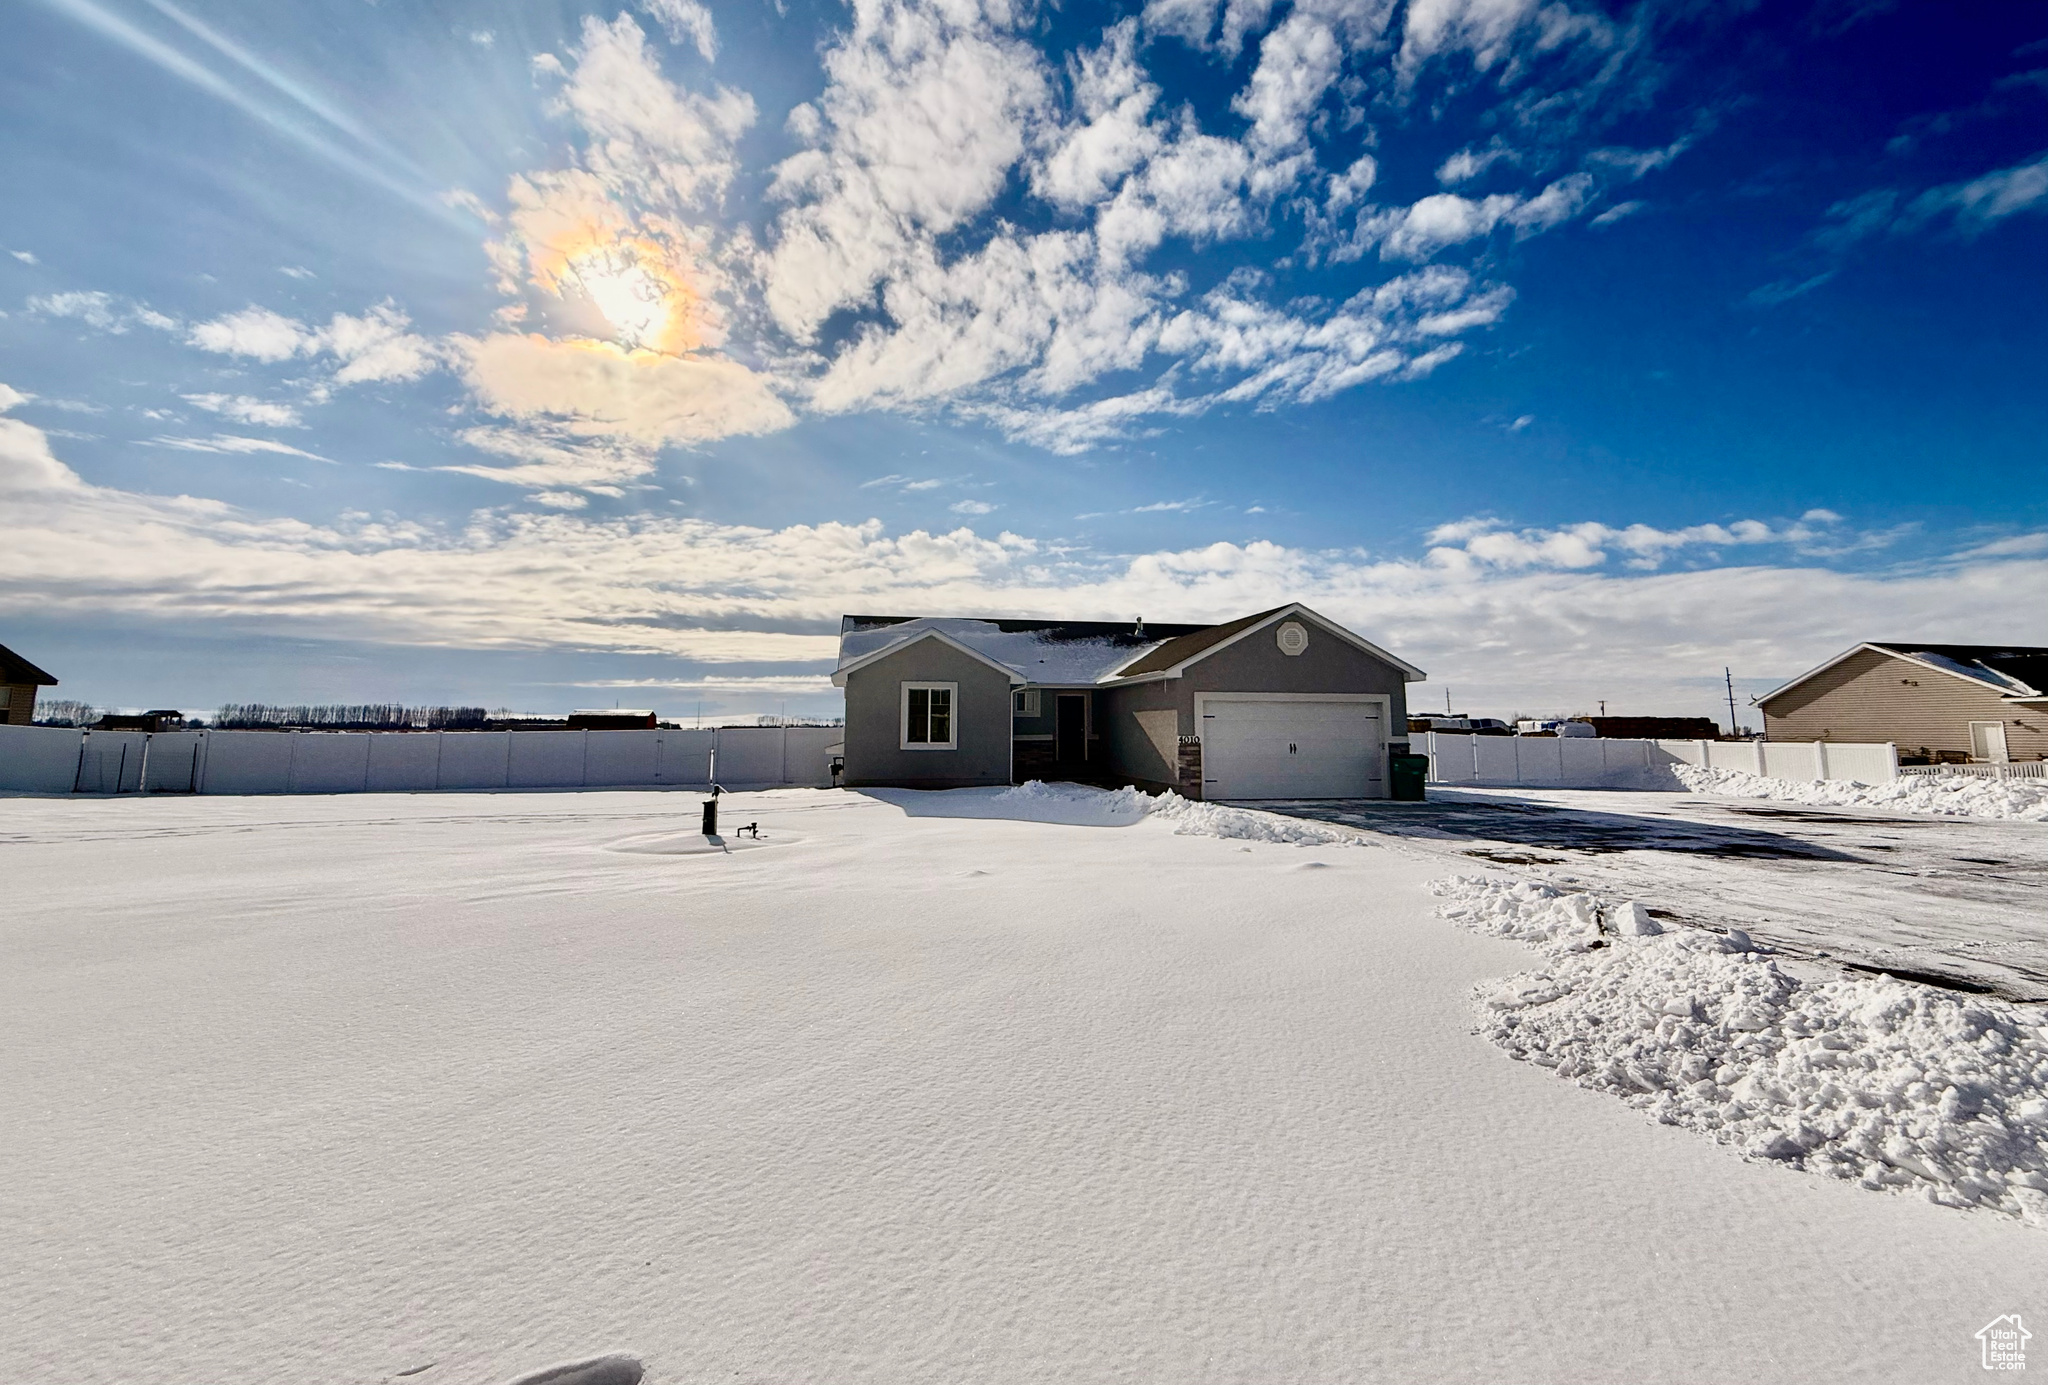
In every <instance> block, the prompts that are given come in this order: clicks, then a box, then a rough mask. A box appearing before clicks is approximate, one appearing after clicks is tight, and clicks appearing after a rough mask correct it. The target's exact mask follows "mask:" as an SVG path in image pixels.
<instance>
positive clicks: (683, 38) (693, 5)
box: [640, 0, 718, 62]
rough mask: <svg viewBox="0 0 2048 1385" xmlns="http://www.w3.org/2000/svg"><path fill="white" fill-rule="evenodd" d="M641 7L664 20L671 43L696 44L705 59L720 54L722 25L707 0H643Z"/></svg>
mask: <svg viewBox="0 0 2048 1385" xmlns="http://www.w3.org/2000/svg"><path fill="white" fill-rule="evenodd" d="M640 9H641V11H642V12H643V13H645V14H650V15H653V16H654V17H655V18H656V19H658V20H660V21H661V27H662V28H663V29H665V30H667V31H668V41H669V42H670V43H673V44H676V45H678V46H680V45H682V44H684V43H690V44H692V45H694V46H695V47H696V49H697V52H698V53H699V54H701V55H702V56H703V58H704V61H705V62H710V61H711V60H712V59H713V58H716V57H717V56H718V29H717V26H715V25H714V24H713V23H712V22H711V11H710V10H709V9H707V8H705V5H704V0H640Z"/></svg>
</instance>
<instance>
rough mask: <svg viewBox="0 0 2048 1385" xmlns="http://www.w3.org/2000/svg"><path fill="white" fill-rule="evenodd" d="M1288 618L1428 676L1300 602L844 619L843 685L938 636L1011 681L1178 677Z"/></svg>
mask: <svg viewBox="0 0 2048 1385" xmlns="http://www.w3.org/2000/svg"><path fill="white" fill-rule="evenodd" d="M1287 615H1300V616H1304V617H1307V618H1309V619H1311V620H1313V621H1315V622H1316V623H1317V624H1319V625H1322V626H1324V627H1326V628H1327V629H1329V630H1330V631H1332V632H1334V633H1335V634H1336V635H1338V636H1340V637H1342V638H1343V639H1344V640H1346V641H1348V642H1349V643H1351V644H1353V645H1356V646H1357V647H1358V648H1360V649H1362V650H1364V651H1366V652H1367V653H1369V654H1372V655H1374V656H1375V657H1377V658H1380V659H1383V660H1385V661H1386V662H1388V663H1390V664H1392V665H1394V667H1396V668H1398V669H1400V670H1402V672H1403V674H1404V675H1405V676H1406V677H1407V679H1408V681H1409V682H1411V683H1412V682H1415V681H1417V680H1419V679H1421V678H1423V677H1424V676H1425V675H1424V674H1423V672H1422V670H1421V669H1419V668H1416V667H1415V666H1414V665H1413V664H1410V663H1408V662H1407V661H1405V660H1403V659H1400V658H1397V657H1395V656H1394V655H1392V654H1389V653H1388V652H1387V651H1386V650H1384V649H1381V648H1380V647H1379V646H1378V645H1375V644H1372V643H1370V642H1369V641H1367V640H1365V639H1363V638H1361V637H1360V636H1359V635H1357V634H1355V633H1354V632H1352V631H1350V630H1346V629H1345V628H1344V627H1343V626H1341V625H1338V624H1336V623H1334V622H1332V621H1330V620H1327V619H1325V618H1324V617H1322V616H1319V615H1317V614H1316V613H1315V612H1314V611H1311V610H1309V609H1308V608H1307V607H1306V606H1303V605H1301V604H1300V603H1298V602H1295V603H1291V604H1289V605H1286V606H1276V607H1274V608H1273V609H1272V610H1270V611H1261V612H1259V613H1258V614H1257V615H1250V616H1245V617H1243V618H1242V619H1240V620H1233V621H1226V622H1224V623H1222V624H1220V625H1156V624H1147V623H1146V622H1144V621H1142V620H1137V621H1132V622H1130V623H1128V624H1126V623H1124V622H1121V621H1094V620H1029V619H1012V618H1008V617H995V616H972V617H969V616H845V617H842V618H841V620H840V623H839V667H838V668H837V669H836V670H835V671H834V673H833V676H832V681H833V682H835V683H839V682H841V681H842V680H843V678H844V675H845V674H846V673H848V672H849V671H850V670H852V669H853V668H854V667H855V666H857V665H859V664H862V663H865V662H867V661H868V660H871V659H874V658H876V657H877V656H879V655H881V654H883V653H884V652H886V651H888V650H890V649H894V648H896V647H898V646H899V645H904V644H908V643H910V642H911V641H913V640H920V639H929V638H931V637H933V636H937V637H938V638H941V639H944V640H946V641H948V642H949V643H952V644H954V645H957V646H958V647H960V648H961V649H964V650H966V651H967V652H968V653H970V654H972V655H974V656H975V657H976V658H978V659H982V660H984V661H985V662H987V663H990V664H993V665H995V666H996V667H998V668H1003V669H1007V670H1008V671H1009V672H1010V674H1011V676H1012V678H1013V679H1016V680H1019V681H1022V682H1025V683H1035V684H1043V685H1047V686H1061V687H1085V686H1088V685H1090V684H1095V683H1106V682H1109V681H1111V680H1112V679H1128V678H1139V677H1162V676H1163V677H1178V676H1179V671H1180V670H1181V669H1182V668H1184V667H1185V666H1187V665H1188V664H1191V663H1193V662H1195V661H1196V660H1198V659H1202V658H1205V657H1207V656H1208V655H1209V654H1212V653H1214V652H1216V651H1217V650H1219V649H1223V648H1226V647H1227V646H1229V645H1230V644H1231V643H1233V642H1234V641H1236V640H1238V639H1241V638H1243V637H1244V636H1245V635H1246V634H1247V633H1248V632H1250V631H1253V630H1256V629H1258V628H1260V627H1261V626H1263V625H1266V624H1269V623H1271V622H1272V621H1274V620H1276V619H1278V618H1280V617H1282V616H1287Z"/></svg>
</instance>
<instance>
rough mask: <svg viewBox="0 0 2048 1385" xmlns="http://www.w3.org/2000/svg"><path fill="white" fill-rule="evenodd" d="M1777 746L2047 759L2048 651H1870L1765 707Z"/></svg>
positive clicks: (1893, 647) (1831, 665) (1867, 647)
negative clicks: (1836, 745) (1884, 746)
mask: <svg viewBox="0 0 2048 1385" xmlns="http://www.w3.org/2000/svg"><path fill="white" fill-rule="evenodd" d="M1757 706H1758V707H1760V708H1762V709H1763V714H1764V736H1765V739H1767V740H1773V741H1890V742H1892V743H1893V744H1895V745H1897V746H1898V748H1899V755H1900V758H1901V759H1905V760H1909V761H1910V760H1919V759H1927V760H1949V761H1961V760H1970V761H1976V762H1981V763H1988V764H1999V763H2004V762H2006V761H2011V760H2039V759H2042V758H2044V757H2048V649H2040V648H2034V647H2030V646H2023V645H1993V644H1910V643H1882V644H1880V643H1865V644H1859V645H1857V646H1856V647H1855V648H1853V649H1849V650H1846V651H1844V652H1843V653H1840V654H1837V655H1836V656H1835V657H1834V658H1832V659H1830V660H1828V661H1827V662H1826V663H1824V664H1822V665H1821V666H1820V667H1819V668H1816V669H1812V670H1809V671H1808V672H1806V673H1802V674H1800V675H1799V676H1798V677H1797V678H1794V679H1793V680H1792V681H1791V682H1789V683H1787V684H1785V685H1784V686H1783V687H1780V688H1777V689H1775V690H1773V691H1771V692H1768V693H1765V694H1764V695H1763V696H1762V697H1760V698H1758V699H1757Z"/></svg>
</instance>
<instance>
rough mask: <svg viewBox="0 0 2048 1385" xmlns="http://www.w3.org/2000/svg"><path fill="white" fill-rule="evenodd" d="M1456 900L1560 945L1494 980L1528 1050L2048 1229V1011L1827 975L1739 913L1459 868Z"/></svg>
mask: <svg viewBox="0 0 2048 1385" xmlns="http://www.w3.org/2000/svg"><path fill="white" fill-rule="evenodd" d="M1430 889H1431V891H1432V892H1433V893H1435V894H1436V895H1438V896H1439V897H1441V898H1442V899H1443V900H1444V901H1445V903H1444V904H1443V905H1442V906H1441V907H1440V908H1439V910H1438V912H1439V913H1440V914H1441V915H1443V916H1444V917H1445V918H1449V919H1453V920H1456V921H1458V922H1460V923H1463V924H1465V925H1467V926H1469V927H1472V928H1475V929H1477V930H1479V931H1481V932H1486V933H1492V934H1495V935H1498V936H1500V937H1506V938H1514V939H1516V940H1518V941H1521V942H1525V943H1528V944H1530V945H1532V946H1535V947H1538V948H1540V949H1541V950H1542V951H1543V952H1545V953H1546V954H1547V965H1546V966H1545V967H1544V968H1543V969H1542V970H1540V971H1535V972H1530V973H1526V974H1524V975H1520V976H1515V977H1511V978H1509V979H1508V980H1506V981H1503V982H1499V983H1489V984H1487V985H1485V986H1483V987H1481V988H1480V991H1479V996H1478V998H1479V1004H1480V1008H1481V1010H1482V1012H1483V1013H1484V1015H1485V1033H1486V1035H1487V1037H1489V1038H1490V1039H1492V1040H1493V1041H1494V1042H1495V1043H1497V1044H1499V1045H1501V1046H1502V1047H1503V1048H1505V1049H1506V1050H1507V1051H1508V1052H1509V1054H1510V1055H1512V1056H1513V1057H1516V1058H1521V1059H1526V1060H1528V1061H1530V1062H1533V1063H1537V1064H1540V1065H1541V1066H1544V1067H1547V1068H1551V1069H1553V1070H1555V1071H1556V1073H1557V1074H1558V1076H1560V1077H1565V1078H1569V1079H1571V1080H1573V1081H1575V1082H1577V1083H1579V1085H1581V1086H1584V1087H1590V1088H1592V1089H1594V1090H1596V1091H1604V1092H1609V1093H1612V1094H1613V1095H1616V1096H1619V1097H1621V1098H1622V1099H1623V1100H1624V1101H1626V1102H1627V1103H1628V1104H1629V1105H1631V1106H1634V1107H1636V1108H1638V1109H1639V1110H1642V1111H1645V1112H1648V1113H1649V1114H1650V1115H1653V1116H1655V1117H1656V1118H1657V1119H1658V1120H1660V1121H1663V1122H1665V1123H1666V1124H1670V1125H1680V1126H1684V1127H1686V1128H1688V1129H1691V1130H1697V1131H1701V1132H1703V1133H1706V1134H1708V1135H1711V1136H1712V1137H1713V1138H1714V1139H1716V1140H1718V1141H1720V1142H1721V1143H1723V1144H1728V1145H1733V1146H1735V1147H1737V1148H1738V1149H1740V1150H1741V1151H1742V1152H1743V1153H1744V1154H1746V1155H1748V1156H1750V1157H1752V1158H1760V1159H1770V1160H1778V1161H1781V1162H1784V1163H1787V1164H1790V1165H1792V1166H1794V1167H1797V1168H1802V1169H1807V1170H1809V1171H1812V1172H1815V1173H1823V1174H1828V1175H1830V1176H1832V1177H1835V1178H1845V1179H1855V1180H1857V1181H1858V1182H1860V1183H1861V1184H1862V1185H1863V1186H1864V1187H1867V1188H1880V1189H1897V1190H1909V1189H1910V1190H1918V1191H1919V1192H1921V1193H1923V1194H1924V1195H1925V1196H1926V1197H1927V1198H1928V1199H1929V1200H1930V1201H1933V1202H1937V1203H1942V1204H1945V1205H1948V1206H1954V1207H1984V1208H1988V1209H1990V1210H1992V1211H1996V1212H2001V1213H2004V1214H2005V1215H2007V1216H2012V1217H2018V1218H2021V1219H2023V1220H2025V1221H2027V1222H2029V1223H2031V1224H2033V1225H2035V1226H2043V1227H2048V1022H2044V1021H2048V1014H2044V1013H2043V1012H2042V1011H2040V1010H2039V1009H2038V1008H2035V1007H2025V1006H2016V1005H2012V1004H2008V1003H2006V1002H2003V1001H1997V1000H1989V999H1983V998H1979V997H1975V996H1955V995H1949V994H1946V993H1944V992H1941V991H1937V990H1933V989H1931V988H1928V987H1925V986H1918V985H1909V984H1906V983H1902V982H1899V981H1894V980H1892V979H1891V978H1890V977H1875V978H1870V979H1858V980H1840V981H1830V982H1825V983H1818V984H1816V983H1808V982H1803V981H1801V980H1799V979H1798V978H1796V977H1794V976H1791V975H1788V974H1787V973H1786V972H1784V971H1782V970H1781V969H1780V968H1779V966H1778V965H1777V963H1775V962H1774V961H1772V960H1771V959H1770V958H1769V957H1767V956H1765V955H1763V954H1762V953H1760V952H1759V951H1758V950H1757V949H1756V947H1755V945H1754V944H1752V943H1751V942H1750V940H1749V939H1748V937H1747V936H1745V935H1744V934H1742V933H1741V932H1739V931H1736V932H1730V933H1729V934H1727V935H1726V936H1723V935H1720V934H1716V933H1709V932H1706V931H1703V930H1699V929H1680V930H1676V931H1673V932H1665V931H1663V930H1662V929H1660V928H1659V926H1658V925H1657V923H1656V922H1655V920H1653V919H1652V918H1650V917H1649V915H1648V913H1647V912H1646V911H1645V910H1644V909H1643V908H1642V906H1641V905H1639V904H1634V903H1620V902H1615V901H1610V900H1605V899H1601V898H1599V897H1597V896H1594V895H1590V894H1582V893H1577V894H1575V893H1568V892H1565V891H1562V890H1559V889H1557V888H1554V887H1552V886H1549V885H1544V884H1539V883H1537V882H1534V881H1511V880H1502V879H1498V878H1492V877H1485V876H1468V875H1459V876H1453V877H1450V878H1449V879H1445V880H1439V881H1435V882H1433V883H1432V884H1431V886H1430Z"/></svg>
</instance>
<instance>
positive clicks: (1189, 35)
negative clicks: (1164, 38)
mask: <svg viewBox="0 0 2048 1385" xmlns="http://www.w3.org/2000/svg"><path fill="white" fill-rule="evenodd" d="M1219 9H1220V10H1221V11H1222V18H1223V28H1222V31H1221V32H1220V33H1218V32H1217V31H1216V19H1217V11H1218V10H1219ZM1272 11H1273V0H1229V2H1228V3H1227V4H1221V5H1219V3H1218V0H1145V10H1144V16H1143V22H1144V25H1145V27H1146V29H1147V30H1149V31H1150V32H1152V33H1154V34H1170V35H1173V36H1175V37H1177V38H1180V39H1183V40H1185V41H1186V42H1188V43H1190V44H1193V45H1194V46H1195V47H1197V48H1206V47H1209V46H1211V35H1212V34H1214V36H1215V39H1214V46H1215V48H1216V49H1217V50H1219V51H1220V52H1221V53H1222V54H1223V55H1224V56H1226V57H1231V58H1234V57H1236V56H1237V53H1238V50H1239V49H1240V48H1242V47H1243V46H1244V41H1245V38H1246V36H1247V35H1250V34H1255V33H1257V32H1258V31H1259V30H1261V29H1263V28H1265V27H1266V21H1267V19H1268V18H1270V17H1271V15H1272Z"/></svg>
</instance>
